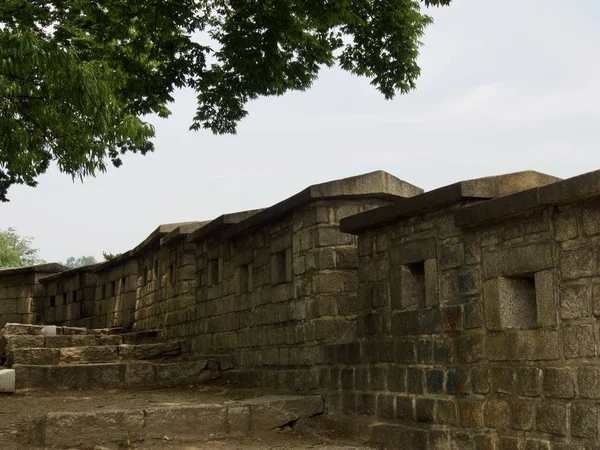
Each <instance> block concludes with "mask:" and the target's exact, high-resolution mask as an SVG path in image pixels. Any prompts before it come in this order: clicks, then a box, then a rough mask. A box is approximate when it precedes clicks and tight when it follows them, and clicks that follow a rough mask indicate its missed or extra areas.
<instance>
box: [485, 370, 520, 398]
mask: <svg viewBox="0 0 600 450" xmlns="http://www.w3.org/2000/svg"><path fill="white" fill-rule="evenodd" d="M490 374H491V379H492V390H493V391H494V392H498V393H501V394H513V393H514V390H515V380H516V376H515V372H514V371H513V369H512V368H509V367H492V368H491V370H490Z"/></svg>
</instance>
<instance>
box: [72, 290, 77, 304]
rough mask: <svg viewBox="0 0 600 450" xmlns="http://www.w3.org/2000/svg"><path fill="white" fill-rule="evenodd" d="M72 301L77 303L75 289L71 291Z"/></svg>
mask: <svg viewBox="0 0 600 450" xmlns="http://www.w3.org/2000/svg"><path fill="white" fill-rule="evenodd" d="M73 303H77V291H73Z"/></svg>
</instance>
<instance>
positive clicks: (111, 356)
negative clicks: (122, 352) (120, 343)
mask: <svg viewBox="0 0 600 450" xmlns="http://www.w3.org/2000/svg"><path fill="white" fill-rule="evenodd" d="M117 358H118V354H117V346H115V345H102V346H96V347H65V348H61V349H60V362H62V363H87V362H109V361H115V360H117Z"/></svg>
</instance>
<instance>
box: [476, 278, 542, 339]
mask: <svg viewBox="0 0 600 450" xmlns="http://www.w3.org/2000/svg"><path fill="white" fill-rule="evenodd" d="M484 304H485V308H484V309H485V318H486V324H487V327H488V329H490V330H504V329H507V328H520V329H528V328H534V327H535V326H536V324H537V315H536V309H537V306H536V294H535V284H534V280H532V279H527V278H506V277H499V278H494V279H492V280H488V281H486V282H485V283H484Z"/></svg>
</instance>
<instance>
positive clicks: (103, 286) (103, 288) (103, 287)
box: [102, 284, 106, 299]
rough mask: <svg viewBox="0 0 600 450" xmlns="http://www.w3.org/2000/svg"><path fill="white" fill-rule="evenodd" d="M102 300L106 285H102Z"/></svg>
mask: <svg viewBox="0 0 600 450" xmlns="http://www.w3.org/2000/svg"><path fill="white" fill-rule="evenodd" d="M102 298H103V299H104V298H106V285H105V284H103V285H102Z"/></svg>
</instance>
